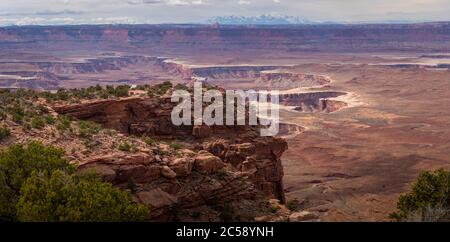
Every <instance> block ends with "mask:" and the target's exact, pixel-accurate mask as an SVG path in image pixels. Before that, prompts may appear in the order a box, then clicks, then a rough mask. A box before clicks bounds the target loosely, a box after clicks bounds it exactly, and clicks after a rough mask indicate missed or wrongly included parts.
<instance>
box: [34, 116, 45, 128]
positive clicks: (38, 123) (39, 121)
mask: <svg viewBox="0 0 450 242" xmlns="http://www.w3.org/2000/svg"><path fill="white" fill-rule="evenodd" d="M44 126H45V121H44V119H43V118H41V117H40V116H35V117H33V118H32V119H31V127H32V128H33V129H42V128H44Z"/></svg>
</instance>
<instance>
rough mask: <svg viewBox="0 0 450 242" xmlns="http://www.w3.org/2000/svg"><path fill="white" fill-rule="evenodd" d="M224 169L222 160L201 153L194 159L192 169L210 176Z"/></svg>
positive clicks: (209, 154) (206, 153)
mask: <svg viewBox="0 0 450 242" xmlns="http://www.w3.org/2000/svg"><path fill="white" fill-rule="evenodd" d="M223 167H224V164H223V162H222V160H221V159H220V158H219V157H217V156H214V155H213V154H211V153H208V152H201V153H199V155H197V157H195V163H194V168H195V170H197V171H198V172H201V173H206V174H211V173H214V172H216V171H218V170H220V169H222V168H223Z"/></svg>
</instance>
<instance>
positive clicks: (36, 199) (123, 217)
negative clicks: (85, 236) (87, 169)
mask: <svg viewBox="0 0 450 242" xmlns="http://www.w3.org/2000/svg"><path fill="white" fill-rule="evenodd" d="M148 215H149V211H148V208H147V207H145V206H143V205H137V204H135V203H133V200H132V197H131V195H130V193H129V192H127V191H121V190H119V189H117V188H113V187H112V185H111V184H110V183H106V182H102V181H101V180H100V179H99V178H98V177H97V176H95V175H92V174H82V175H76V174H70V175H69V174H67V173H65V172H63V171H60V170H56V171H53V172H52V174H51V175H50V176H48V175H46V174H42V173H39V172H37V171H35V172H33V173H32V174H31V176H30V177H29V178H28V179H27V181H26V182H25V183H24V185H23V186H22V188H21V196H20V198H19V201H18V203H17V218H18V220H19V221H25V222H36V221H37V222H55V221H56V222H59V221H70V222H86V221H87V222H89V221H96V222H98V221H104V222H110V221H145V220H146V219H147V218H148Z"/></svg>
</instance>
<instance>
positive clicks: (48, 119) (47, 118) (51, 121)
mask: <svg viewBox="0 0 450 242" xmlns="http://www.w3.org/2000/svg"><path fill="white" fill-rule="evenodd" d="M44 119H45V122H46V123H47V124H50V125H53V124H55V122H56V120H55V118H53V117H52V116H51V115H46V116H44Z"/></svg>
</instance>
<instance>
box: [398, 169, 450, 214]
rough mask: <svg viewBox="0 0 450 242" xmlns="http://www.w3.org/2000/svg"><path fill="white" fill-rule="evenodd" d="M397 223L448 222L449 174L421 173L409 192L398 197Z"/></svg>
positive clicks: (449, 209)
mask: <svg viewBox="0 0 450 242" xmlns="http://www.w3.org/2000/svg"><path fill="white" fill-rule="evenodd" d="M397 209H398V211H397V212H395V213H393V214H391V215H390V217H391V218H393V219H395V220H397V221H435V222H436V221H441V222H442V221H450V172H448V171H445V170H438V171H435V172H428V171H427V172H423V173H421V174H420V175H419V178H418V180H417V182H416V183H414V184H413V186H412V189H411V192H409V193H407V194H404V195H402V196H400V199H399V201H398V203H397Z"/></svg>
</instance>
